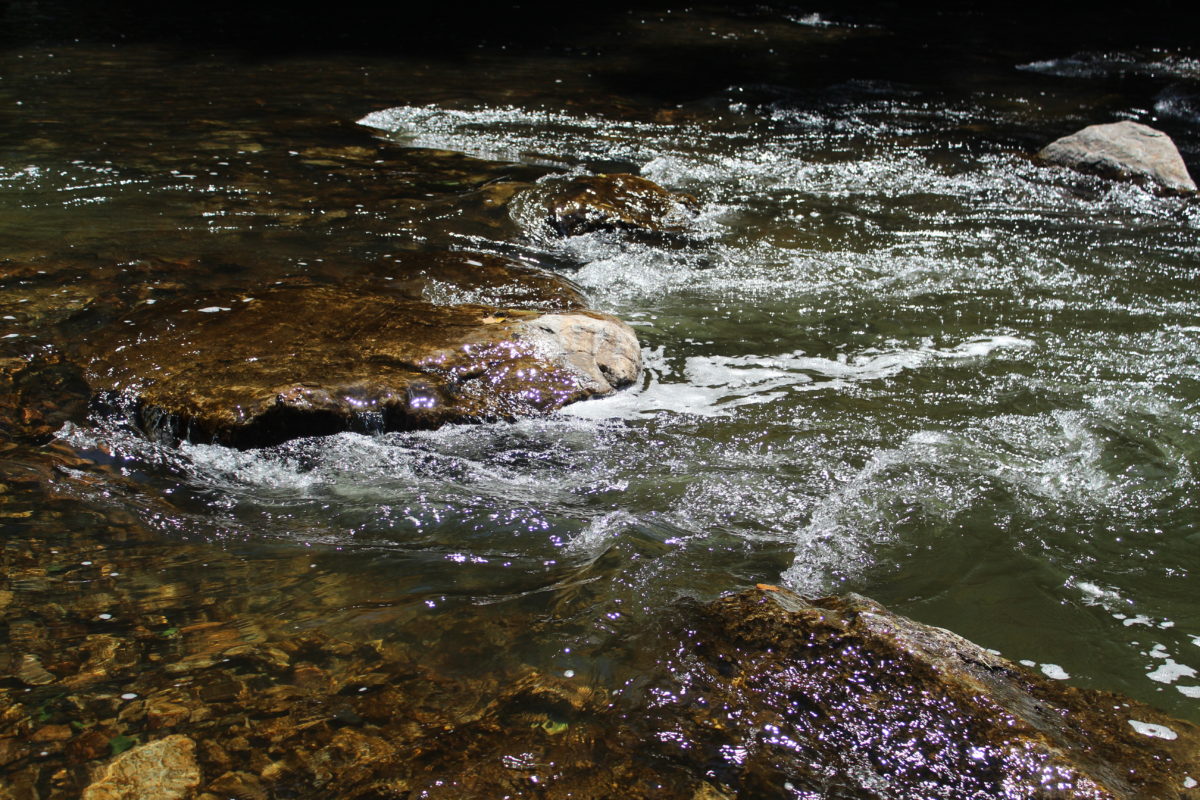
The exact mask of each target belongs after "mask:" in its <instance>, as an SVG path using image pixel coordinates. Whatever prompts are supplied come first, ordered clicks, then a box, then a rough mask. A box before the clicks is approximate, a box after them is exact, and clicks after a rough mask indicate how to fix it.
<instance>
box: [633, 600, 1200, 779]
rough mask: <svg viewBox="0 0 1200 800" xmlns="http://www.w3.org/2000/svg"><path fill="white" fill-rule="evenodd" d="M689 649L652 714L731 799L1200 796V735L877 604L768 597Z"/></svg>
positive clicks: (732, 603) (672, 663)
mask: <svg viewBox="0 0 1200 800" xmlns="http://www.w3.org/2000/svg"><path fill="white" fill-rule="evenodd" d="M687 638H688V641H686V642H685V645H684V646H683V647H681V648H680V649H679V651H678V652H679V653H680V654H681V655H680V656H676V657H675V658H673V659H671V660H669V663H667V664H666V666H667V667H668V669H669V670H670V673H671V674H674V675H675V676H676V677H675V678H674V679H673V680H672V682H671V684H673V685H670V684H668V685H665V686H663V687H661V690H660V691H657V692H654V696H655V698H656V699H655V700H654V701H652V702H651V703H650V708H649V709H648V713H649V714H651V715H653V716H654V717H655V718H657V720H658V721H659V722H658V724H659V725H660V727H661V728H662V729H663V730H664V731H671V732H676V734H678V732H682V733H683V734H684V739H685V740H688V741H690V743H691V744H690V749H691V753H690V754H689V753H684V754H681V756H676V757H684V758H700V760H701V761H703V758H702V756H704V755H705V754H708V755H709V756H711V758H712V759H713V761H711V762H709V764H708V768H709V769H710V772H709V773H708V774H709V775H715V776H717V777H719V778H720V782H721V783H723V784H724V785H725V786H726V787H728V788H730V789H731V790H733V791H734V792H735V795H734V796H738V797H742V796H746V797H751V796H752V797H775V796H779V797H783V796H789V797H790V796H800V795H804V796H808V795H807V794H806V793H807V792H812V793H814V794H813V796H821V797H830V796H836V797H896V798H900V797H904V798H909V797H912V798H916V797H956V798H974V797H1021V798H1056V800H1067V799H1068V798H1071V799H1075V798H1080V799H1082V798H1089V800H1099V799H1100V798H1114V799H1116V798H1120V799H1121V800H1134V798H1142V799H1143V800H1149V799H1150V798H1155V800H1166V798H1195V797H1198V796H1200V795H1198V794H1197V791H1196V790H1195V789H1194V788H1187V787H1190V786H1192V785H1193V783H1194V781H1192V780H1189V776H1196V775H1197V774H1200V729H1198V728H1197V727H1196V726H1195V725H1192V724H1191V723H1187V722H1183V721H1180V720H1175V719H1170V718H1168V717H1165V716H1164V715H1162V714H1161V713H1159V712H1157V711H1155V710H1153V709H1151V708H1149V707H1147V706H1145V705H1142V704H1140V703H1137V702H1134V701H1132V700H1129V699H1127V698H1123V697H1120V696H1118V695H1114V694H1109V693H1106V692H1099V691H1089V690H1084V689H1076V688H1071V687H1068V686H1064V685H1063V684H1060V683H1056V682H1054V681H1050V680H1048V679H1046V678H1044V677H1042V676H1040V675H1038V674H1035V673H1033V672H1031V671H1029V670H1026V669H1024V668H1022V667H1020V666H1018V665H1016V664H1013V663H1012V662H1010V661H1007V660H1005V659H1004V658H1001V657H999V656H997V655H994V654H993V653H990V652H988V651H986V650H984V649H983V648H981V647H979V646H977V645H975V644H972V643H971V642H969V641H967V640H966V639H963V638H962V637H960V636H957V635H955V634H953V633H951V632H949V631H946V630H943V629H941V628H935V627H931V626H928V625H922V624H920V623H918V622H914V621H913V620H910V619H907V618H905V617H902V616H900V615H898V614H893V613H891V612H889V611H887V610H886V609H884V608H882V607H881V606H879V605H878V604H876V603H875V602H873V601H871V600H869V599H867V598H865V597H860V596H858V595H849V596H846V597H830V598H823V599H819V600H807V599H805V598H802V597H800V596H798V595H795V594H792V593H790V592H786V591H782V590H778V589H775V588H774V587H761V588H760V590H758V591H751V592H746V593H743V594H739V595H736V596H732V597H726V598H724V599H722V600H719V601H717V602H715V603H712V604H710V605H708V606H706V607H704V608H702V609H700V613H699V615H698V619H697V620H695V621H694V623H693V624H691V625H689V631H688V637H687ZM697 698H703V699H704V702H697ZM663 741H670V739H668V738H663ZM731 747H734V748H736V751H737V757H736V758H734V757H731V756H730V753H732V752H733V751H731V750H730V748H731ZM714 762H718V763H719V766H715V767H714V766H713V764H714ZM785 787H788V790H787V791H785ZM789 792H791V793H789Z"/></svg>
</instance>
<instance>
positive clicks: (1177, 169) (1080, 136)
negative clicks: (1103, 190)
mask: <svg viewBox="0 0 1200 800" xmlns="http://www.w3.org/2000/svg"><path fill="white" fill-rule="evenodd" d="M1038 156H1039V157H1040V158H1041V159H1043V160H1045V161H1047V162H1049V163H1051V164H1061V165H1062V166H1066V167H1071V168H1073V169H1077V170H1080V171H1082V172H1094V173H1098V174H1100V175H1103V176H1105V177H1110V178H1126V179H1132V180H1138V181H1147V182H1150V183H1153V184H1156V185H1158V186H1159V187H1161V188H1163V189H1167V190H1169V191H1172V192H1181V193H1186V192H1195V191H1196V182H1195V181H1193V180H1192V176H1191V175H1189V174H1188V170H1187V165H1186V164H1184V163H1183V158H1182V156H1180V155H1179V150H1178V148H1176V147H1175V143H1174V142H1173V141H1171V137H1169V136H1167V135H1166V134H1165V133H1163V132H1162V131H1159V130H1155V129H1154V128H1151V127H1149V126H1148V125H1142V124H1141V123H1138V122H1130V121H1128V120H1126V121H1123V122H1113V123H1110V124H1108V125H1089V126H1088V127H1086V128H1084V129H1083V130H1081V131H1078V132H1076V133H1073V134H1071V135H1070V136H1064V137H1063V138H1061V139H1059V140H1057V141H1055V142H1052V143H1050V144H1049V145H1047V146H1046V147H1044V148H1042V150H1041V152H1039V153H1038Z"/></svg>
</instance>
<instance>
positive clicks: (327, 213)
mask: <svg viewBox="0 0 1200 800" xmlns="http://www.w3.org/2000/svg"><path fill="white" fill-rule="evenodd" d="M617 34H619V35H617ZM617 34H614V33H613V32H612V31H609V32H608V34H607V36H608V37H610V38H608V39H606V40H605V41H606V42H608V44H606V45H603V46H602V45H601V44H600V43H591V44H587V43H584V44H581V45H580V46H578V47H571V48H567V47H557V46H549V47H546V48H543V49H534V50H530V49H526V50H522V51H521V52H520V53H509V52H506V51H503V50H501V49H498V48H493V49H488V48H481V49H477V50H475V51H472V52H466V53H463V54H460V55H458V56H456V57H455V58H452V59H451V58H445V59H439V58H433V57H426V56H422V55H416V56H411V57H398V56H395V55H388V56H384V55H372V54H367V55H363V54H347V55H337V54H334V55H329V54H310V55H304V56H300V55H277V56H272V57H270V58H266V57H264V58H260V59H247V58H245V57H244V55H240V56H234V55H230V54H227V53H220V52H217V53H210V52H197V51H196V50H194V49H192V50H188V51H186V52H185V51H181V50H179V49H176V48H172V47H168V46H162V45H148V44H123V45H110V44H86V43H73V44H69V45H62V44H56V45H22V46H13V47H9V48H8V49H6V50H4V51H2V52H0V108H3V114H2V115H0V125H2V126H3V127H2V130H0V142H2V143H3V144H2V145H0V152H2V154H3V158H2V159H0V240H2V241H3V242H4V249H3V252H2V253H0V258H2V259H3V261H0V351H2V352H0V355H2V356H3V357H4V358H6V359H17V360H19V362H18V361H10V362H6V363H23V362H24V361H26V360H28V359H30V358H33V357H35V356H37V357H39V358H43V359H49V360H52V359H53V354H54V353H57V352H60V351H69V345H70V342H71V341H72V339H73V337H81V336H86V335H87V332H88V331H90V330H95V329H96V327H97V326H100V325H110V324H121V314H122V313H123V311H124V310H127V309H130V308H133V307H135V306H138V305H140V304H145V303H152V302H155V301H156V300H157V299H159V298H166V297H170V296H174V295H177V294H180V293H196V294H199V295H203V293H205V292H208V291H213V290H215V289H217V288H226V287H236V288H238V289H244V290H245V291H247V292H250V291H253V289H254V287H256V286H265V285H269V284H272V283H273V282H275V281H285V280H287V279H288V278H290V277H295V276H305V277H310V278H314V277H315V278H318V279H328V280H337V279H339V278H340V277H342V276H346V275H352V274H357V273H358V272H359V271H362V270H372V271H375V272H378V271H380V270H386V269H387V267H388V264H389V262H390V261H392V260H394V258H395V256H396V254H398V253H401V252H407V251H434V250H445V249H452V250H470V251H479V252H488V253H498V254H503V255H507V256H511V257H515V258H518V259H522V260H525V261H528V262H530V263H535V264H539V265H542V266H545V267H548V268H550V269H553V270H556V271H559V272H562V273H563V274H566V275H568V276H569V277H570V278H572V279H573V280H574V281H576V282H577V283H579V284H580V285H581V286H583V287H584V288H585V289H586V291H587V292H588V294H589V296H590V297H591V299H592V301H593V306H594V307H595V308H597V309H599V310H602V311H606V312H610V313H613V314H616V315H618V316H619V317H621V318H622V319H625V320H626V321H628V322H629V323H630V324H631V325H633V326H634V328H635V329H636V330H637V332H638V335H639V337H640V339H641V342H642V347H643V355H644V358H645V369H644V373H643V375H642V378H641V380H640V382H639V383H638V384H637V385H636V386H635V387H633V388H632V389H631V390H628V391H626V392H623V393H621V394H619V395H617V396H614V397H611V398H609V399H604V400H599V401H593V402H587V403H584V404H580V405H577V406H574V407H571V408H569V409H567V410H566V411H565V412H564V413H561V414H558V415H556V416H553V417H551V418H546V419H534V420H526V421H521V422H516V423H500V424H487V425H474V426H461V427H450V428H446V429H443V430H439V431H436V432H418V433H393V434H385V435H376V436H365V435H359V434H342V435H337V436H330V437H324V438H316V439H309V440H300V441H295V442H291V443H288V444H284V445H280V446H277V447H271V448H267V449H263V450H254V451H245V452H242V451H237V450H232V449H226V448H223V447H219V446H208V445H190V444H184V445H181V446H179V447H166V446H162V445H158V444H152V443H149V442H147V441H146V440H144V439H143V438H141V437H140V436H138V435H137V434H136V433H134V432H131V431H130V430H129V428H128V427H127V426H126V425H125V424H123V423H122V422H121V421H119V420H118V421H113V420H108V419H102V418H96V417H94V416H89V415H88V414H87V411H86V402H85V401H86V394H85V393H84V391H83V389H82V387H81V386H80V385H79V383H78V379H77V378H76V377H74V373H72V371H71V368H70V367H69V365H58V366H50V367H46V368H45V369H42V370H40V371H38V372H36V374H34V375H33V376H30V377H26V378H23V379H22V380H23V381H24V382H23V384H22V387H21V391H22V392H23V394H22V395H21V397H22V402H23V403H28V404H33V405H37V406H38V408H39V409H42V410H41V411H39V413H41V414H42V415H43V417H44V420H45V426H46V429H47V431H46V432H45V433H44V434H43V435H41V436H40V437H37V436H34V437H29V436H24V437H22V436H15V438H13V440H12V441H11V442H9V443H8V444H6V445H4V447H5V448H7V449H6V450H5V452H4V454H3V458H4V460H5V466H4V475H3V476H2V477H0V480H3V482H4V492H5V493H4V494H3V495H2V496H0V500H4V501H5V502H4V504H3V505H2V506H0V511H3V513H2V514H0V517H3V519H0V524H2V525H3V530H4V538H3V552H4V559H5V571H4V574H3V575H2V576H0V587H2V588H3V589H4V593H3V594H2V595H0V598H2V600H3V604H2V606H0V611H2V612H3V613H4V614H5V615H6V616H7V620H8V622H9V639H10V642H9V644H8V647H9V648H10V649H11V650H12V651H13V652H16V651H17V650H20V648H21V646H22V645H21V644H20V642H19V641H17V640H18V639H19V638H20V636H19V635H18V634H20V635H21V636H32V637H35V638H36V637H41V638H42V639H45V640H49V641H51V642H57V643H58V644H57V645H56V646H64V647H65V646H68V645H69V644H70V643H71V642H72V641H75V640H82V638H83V637H86V636H87V635H90V634H94V633H96V632H97V631H113V632H120V631H122V630H126V631H128V630H133V629H135V628H137V627H138V626H143V627H147V626H148V627H150V628H152V629H154V630H157V631H162V632H164V633H170V632H172V631H175V630H177V629H180V628H183V627H185V626H187V625H189V624H196V623H203V622H204V621H205V620H209V619H213V618H217V617H220V616H222V615H224V617H230V616H233V617H236V618H237V619H238V620H239V625H241V626H242V627H243V629H244V632H245V633H246V636H248V637H249V636H251V635H252V633H253V635H260V636H266V637H268V638H269V637H270V636H272V635H284V634H286V633H288V632H295V631H300V630H319V631H322V632H324V633H327V634H329V635H331V636H334V637H338V638H344V639H348V640H377V639H384V640H395V641H398V642H400V643H402V644H403V645H404V646H405V647H408V648H409V649H410V651H411V652H412V653H413V654H415V655H414V656H413V657H414V658H418V659H423V660H425V661H427V662H428V663H431V664H436V665H437V667H438V669H442V670H445V671H447V672H451V673H454V674H463V675H468V676H470V675H477V674H480V673H486V672H490V671H495V670H499V669H502V668H506V667H501V666H499V665H508V667H513V668H515V665H531V666H532V667H534V668H536V669H538V670H540V671H543V672H547V673H555V674H558V675H563V676H567V677H568V678H569V679H571V680H575V681H580V682H584V683H588V684H591V685H600V686H604V687H608V688H609V689H612V690H618V689H619V687H620V686H621V685H622V681H624V680H626V679H627V674H628V672H629V671H630V669H631V666H630V665H632V664H634V663H636V661H637V650H638V648H639V647H641V646H642V643H640V640H639V633H640V632H641V631H642V630H643V629H644V628H645V625H646V623H647V622H648V621H650V620H652V619H654V618H656V617H657V616H659V615H661V614H663V613H664V611H665V610H666V609H669V608H670V607H672V605H673V604H675V603H676V602H678V601H679V600H680V599H681V598H698V599H710V598H714V597H717V596H719V595H721V594H723V593H727V592H730V591H736V590H739V589H742V588H745V587H747V586H749V585H752V584H754V583H756V582H766V583H775V584H782V585H785V586H788V587H791V588H793V589H795V590H797V591H799V592H801V593H804V594H809V595H818V594H828V593H841V592H846V591H856V592H860V593H862V594H866V595H869V596H871V597H874V598H875V599H877V600H879V601H880V602H882V603H884V604H886V605H888V606H890V607H891V608H893V609H894V610H896V611H898V612H901V613H904V614H907V615H910V616H912V617H914V618H916V619H918V620H920V621H923V622H927V623H931V624H934V625H939V626H943V627H947V628H950V629H951V630H953V631H955V632H956V633H959V634H962V635H963V636H966V637H967V638H969V639H971V640H973V641H975V642H977V643H979V644H980V645H982V646H984V647H988V648H993V649H995V650H998V651H999V652H1001V653H1002V654H1003V655H1005V656H1006V657H1008V658H1010V659H1013V660H1020V661H1023V662H1025V663H1027V664H1029V665H1032V666H1033V667H1034V668H1035V669H1040V670H1041V671H1042V672H1044V673H1045V674H1046V675H1048V676H1050V677H1051V678H1055V679H1060V680H1064V681H1068V682H1070V683H1071V684H1073V685H1078V686H1084V687H1094V688H1103V689H1108V690H1113V691H1118V692H1122V693H1125V694H1128V695H1130V696H1132V697H1135V698H1137V699H1141V700H1144V701H1146V702H1148V703H1150V704H1152V705H1155V706H1157V707H1159V708H1162V709H1163V710H1165V711H1167V712H1169V713H1171V714H1173V715H1176V716H1179V717H1183V718H1187V719H1191V720H1193V721H1200V674H1198V670H1200V604H1197V602H1196V598H1197V597H1200V567H1198V565H1200V561H1198V556H1200V526H1198V524H1197V521H1198V520H1200V515H1198V511H1197V497H1198V489H1200V476H1198V475H1197V468H1198V466H1200V438H1198V432H1200V315H1198V314H1197V303H1196V298H1195V291H1196V286H1197V282H1198V280H1200V205H1197V204H1196V202H1194V201H1189V200H1187V199H1183V198H1177V197H1159V196H1156V195H1154V194H1152V193H1150V192H1148V191H1146V190H1144V189H1142V188H1139V187H1137V186H1133V185H1128V184H1120V183H1110V182H1107V181H1104V180H1101V179H1098V178H1093V177H1088V176H1083V175H1079V174H1074V173H1070V172H1067V171H1063V170H1060V169H1055V168H1047V167H1045V166H1042V165H1039V164H1037V163H1036V162H1035V161H1034V160H1033V159H1032V157H1031V155H1032V153H1034V152H1036V150H1037V149H1038V148H1039V147H1041V146H1042V145H1044V144H1045V143H1048V142H1049V141H1051V140H1052V139H1054V138H1057V137H1058V136H1061V135H1064V134H1066V133H1069V132H1071V131H1073V130H1075V129H1077V128H1079V127H1082V126H1083V125H1086V124H1091V123H1096V122H1108V121H1113V120H1117V119H1134V120H1138V121H1142V122H1146V123H1148V124H1151V125H1155V126H1156V127H1160V128H1162V129H1164V130H1167V131H1168V132H1169V133H1170V134H1171V135H1172V136H1173V137H1174V138H1175V140H1176V142H1177V143H1178V144H1179V145H1180V148H1181V150H1182V151H1183V154H1184V157H1185V160H1187V161H1188V162H1189V165H1190V167H1191V169H1192V171H1193V174H1195V173H1196V172H1197V166H1198V165H1200V51H1195V50H1192V51H1187V50H1181V49H1178V48H1175V49H1167V48H1153V47H1146V46H1139V44H1138V43H1131V44H1130V45H1129V46H1128V47H1125V48H1123V49H1115V50H1113V49H1108V50H1082V51H1077V50H1071V49H1065V50H1064V51H1062V52H1058V53H1047V52H1045V48H1043V49H1042V50H1040V51H1037V52H1034V51H1033V50H1032V49H1031V50H1030V51H1028V52H1018V51H1011V52H1010V51H1007V50H1006V51H1000V52H991V53H978V54H974V55H972V56H971V57H970V58H967V57H964V58H962V59H961V60H960V61H957V62H955V66H954V68H953V69H952V70H951V69H950V68H947V70H945V71H942V70H939V69H938V68H936V66H933V67H931V66H930V65H929V64H927V63H923V62H922V63H918V62H914V61H911V60H906V59H908V58H909V56H908V55H905V54H904V53H903V52H901V50H902V47H901V45H900V44H897V41H896V40H897V37H896V36H894V35H893V33H892V32H891V31H889V30H888V29H887V28H886V27H885V26H882V25H877V26H871V25H866V24H861V23H855V24H849V23H841V22H839V21H838V20H836V19H826V18H822V17H819V16H816V15H807V14H803V13H796V12H795V11H789V12H786V13H785V12H782V11H766V10H764V11H762V12H761V13H757V14H756V15H754V16H748V17H730V16H726V15H722V14H715V13H714V14H710V15H705V14H704V13H701V12H695V13H693V14H692V15H691V16H688V17H685V18H681V17H679V16H677V15H674V16H673V15H670V14H654V15H631V16H629V17H628V18H627V19H625V20H623V22H622V23H621V27H620V28H619V30H618V32H617ZM889 47H891V48H897V50H896V52H898V53H900V56H897V58H898V59H899V60H898V61H895V62H890V63H889V64H888V65H887V66H883V65H882V64H883V62H881V66H880V67H879V68H877V69H875V70H874V72H873V73H872V70H871V69H870V68H869V65H870V63H871V62H870V61H869V60H866V61H864V60H863V57H862V53H863V52H867V51H871V50H873V49H883V50H886V49H887V48H889ZM672 48H675V49H672ZM839 48H847V50H846V52H850V53H852V54H854V55H853V58H850V57H847V58H848V60H847V61H846V62H845V64H842V62H839V61H837V56H838V53H840V52H842V51H841V50H840V49H839ZM775 50H778V53H779V55H778V56H777V57H776V56H774V55H772V53H774V51H775ZM709 52H711V53H713V54H715V55H714V56H713V57H714V58H715V57H717V56H720V57H722V58H729V54H730V53H741V52H746V53H754V54H756V55H755V58H757V59H759V61H760V62H761V64H762V65H765V66H764V69H765V74H764V75H763V76H762V79H761V80H755V79H752V78H751V77H750V76H747V75H745V74H741V73H740V72H739V73H737V74H735V75H734V76H733V77H734V79H733V80H730V81H729V82H728V83H725V84H724V85H715V86H710V85H698V86H697V87H696V88H695V90H694V91H692V93H691V94H689V93H688V91H686V90H685V89H680V88H679V87H680V86H684V87H686V86H687V84H686V81H684V82H681V79H680V78H679V77H678V76H677V75H675V76H674V77H672V80H674V81H675V83H673V84H672V86H673V87H674V88H673V89H672V91H670V92H668V91H666V90H663V89H662V87H661V86H658V85H654V83H653V80H648V81H647V85H645V86H642V85H638V83H637V81H636V80H634V79H632V78H630V76H635V75H637V74H641V73H645V72H647V71H648V72H649V73H651V74H653V73H654V72H655V64H657V63H658V62H656V61H654V58H656V57H657V58H662V59H665V60H669V59H672V58H673V57H674V56H673V54H675V53H686V57H687V58H689V59H703V58H705V57H706V56H705V54H706V53H709ZM960 55H961V54H960ZM901 56H902V57H901ZM927 57H928V58H930V59H933V60H934V61H936V54H935V55H934V56H927ZM773 59H776V60H773ZM756 63H758V62H756ZM897 63H898V64H902V65H907V67H902V68H893V67H894V65H895V64H897ZM864 64H866V65H867V66H864ZM821 65H824V66H823V67H821ZM846 65H849V66H846ZM669 67H670V69H668V68H667V65H665V62H664V67H663V68H664V70H666V71H668V72H670V71H671V70H675V71H676V72H678V71H681V70H682V71H686V67H680V65H679V64H678V63H674V64H671V65H669ZM801 67H803V69H801ZM821 69H824V70H825V71H821ZM639 71H641V72H639ZM951 72H952V73H953V74H951ZM672 75H674V73H672ZM706 76H708V77H711V75H709V73H706ZM707 83H712V81H707ZM668 95H670V96H669V97H668ZM594 171H610V172H611V171H630V172H635V173H639V174H641V175H643V176H645V177H648V178H650V179H652V180H654V181H657V182H659V183H661V184H663V185H664V186H667V187H669V188H671V189H675V190H682V191H687V192H690V193H692V194H694V195H695V196H696V197H697V198H698V199H699V200H700V201H701V203H702V211H701V214H700V216H699V218H698V220H697V222H696V225H695V229H694V231H692V233H691V234H689V235H687V236H682V237H676V238H670V239H639V238H636V237H628V236H620V235H614V234H590V235H586V236H580V237H574V238H570V239H565V240H564V239H557V238H553V237H550V236H548V235H546V233H545V232H544V231H543V230H542V229H541V228H539V226H538V224H537V222H536V220H533V219H528V218H526V216H525V215H524V214H523V213H522V210H521V209H520V208H511V207H504V206H500V205H497V204H496V203H495V202H493V200H494V198H495V197H496V192H497V187H498V186H499V187H503V185H504V182H506V181H513V180H519V181H536V180H538V179H541V178H543V177H545V176H555V175H563V174H574V173H583V172H594ZM38 404H40V405H38ZM14 413H19V412H14ZM56 607H57V609H58V610H55V608H56ZM156 615H157V616H156ZM155 625H157V626H158V627H157V628H154V626H155ZM255 632H257V633H255ZM158 668H159V667H158V666H156V664H155V663H152V662H149V663H146V664H145V665H144V669H145V670H146V671H147V672H151V673H152V672H153V671H154V670H156V669H158ZM14 685H15V684H14ZM111 689H112V690H113V691H114V692H115V691H119V690H120V689H121V686H119V685H114V686H112V687H111Z"/></svg>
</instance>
